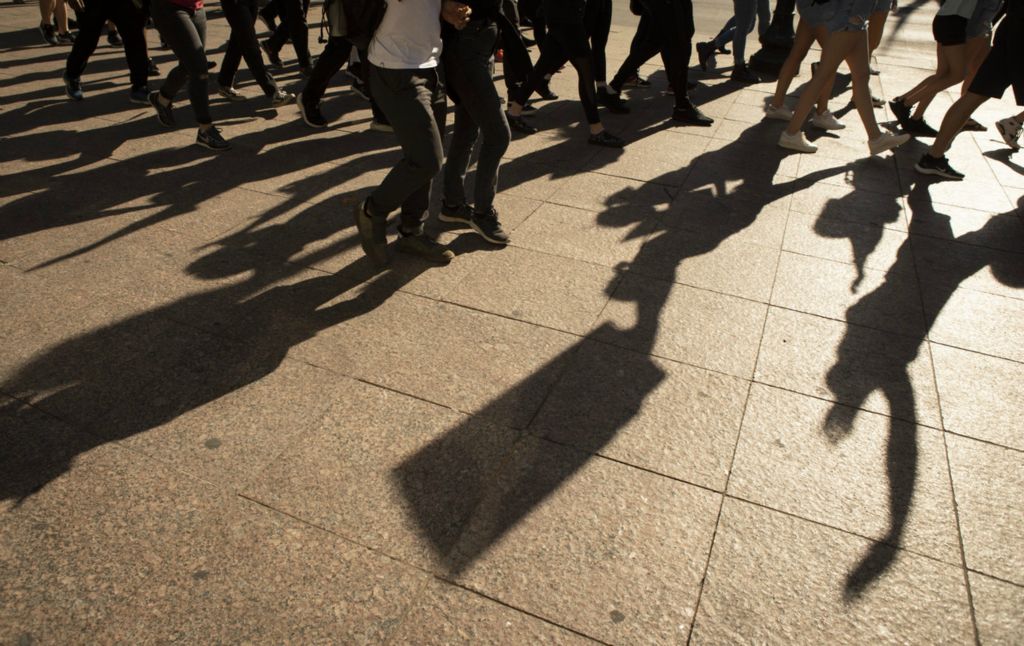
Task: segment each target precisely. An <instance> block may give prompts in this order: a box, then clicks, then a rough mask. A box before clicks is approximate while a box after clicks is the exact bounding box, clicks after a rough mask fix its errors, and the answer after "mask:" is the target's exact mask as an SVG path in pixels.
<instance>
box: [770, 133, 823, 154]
mask: <svg viewBox="0 0 1024 646" xmlns="http://www.w3.org/2000/svg"><path fill="white" fill-rule="evenodd" d="M779 147H780V148H785V149H786V150H793V151H796V152H798V153H805V154H808V155H810V154H813V153H816V152H818V147H817V146H815V145H812V144H805V143H803V142H802V141H799V140H798V141H791V140H788V139H783V138H782V137H779Z"/></svg>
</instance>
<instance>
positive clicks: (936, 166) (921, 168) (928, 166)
mask: <svg viewBox="0 0 1024 646" xmlns="http://www.w3.org/2000/svg"><path fill="white" fill-rule="evenodd" d="M914 170H916V171H917V172H919V173H921V174H922V175H935V176H937V177H944V178H946V179H955V180H961V179H963V178H964V174H963V173H960V172H957V171H956V170H955V169H954V168H953V167H952V166H950V165H949V160H947V159H946V158H945V157H932V156H931V155H929V154H928V153H925V154H923V155H921V160H920V161H918V162H917V163H916V164H914Z"/></svg>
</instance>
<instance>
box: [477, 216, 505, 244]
mask: <svg viewBox="0 0 1024 646" xmlns="http://www.w3.org/2000/svg"><path fill="white" fill-rule="evenodd" d="M469 225H470V226H471V227H473V230H474V231H476V232H477V234H478V235H479V236H480V237H481V238H483V239H484V240H486V241H487V242H490V243H491V244H500V245H506V244H508V243H509V240H510V238H509V235H508V234H507V233H505V230H504V229H502V228H501V222H498V212H497V211H495V210H494V208H493V207H492V208H491V210H490V211H488V212H487V213H477V212H475V211H474V212H473V218H472V221H471V222H470V223H469Z"/></svg>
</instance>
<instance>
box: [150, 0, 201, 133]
mask: <svg viewBox="0 0 1024 646" xmlns="http://www.w3.org/2000/svg"><path fill="white" fill-rule="evenodd" d="M151 12H152V15H153V22H154V23H155V24H156V28H157V29H158V30H159V31H160V35H161V37H163V39H164V41H165V42H166V43H167V45H168V46H169V47H170V48H171V50H172V51H173V52H174V55H175V56H176V57H177V58H178V66H177V67H175V68H174V69H173V70H171V71H170V72H169V73H168V74H167V78H166V80H165V81H164V84H163V86H162V87H161V88H160V92H159V94H160V97H161V98H162V101H161V103H163V104H164V105H168V104H170V102H171V101H173V100H174V96H175V95H176V94H177V93H178V91H179V90H180V89H181V88H182V87H183V86H184V85H185V84H186V83H187V84H188V94H189V102H190V103H191V104H192V110H193V111H194V112H195V117H196V121H197V122H199V126H200V129H206V128H208V127H210V126H211V125H212V123H213V119H212V118H211V117H210V98H209V92H208V89H207V85H206V82H207V79H208V67H207V65H206V51H205V48H204V43H205V40H206V13H205V11H203V10H202V9H199V10H196V11H190V10H188V9H185V8H182V7H178V6H176V5H174V4H171V3H170V2H169V1H168V0H153V3H152V5H151Z"/></svg>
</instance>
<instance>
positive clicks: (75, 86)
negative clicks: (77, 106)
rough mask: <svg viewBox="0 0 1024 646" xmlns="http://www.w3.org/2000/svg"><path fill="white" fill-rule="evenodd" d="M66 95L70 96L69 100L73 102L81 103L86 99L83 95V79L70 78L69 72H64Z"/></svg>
mask: <svg viewBox="0 0 1024 646" xmlns="http://www.w3.org/2000/svg"><path fill="white" fill-rule="evenodd" d="M63 78H64V93H65V94H67V95H68V98H69V99H71V100H72V101H81V100H82V99H84V98H85V95H84V94H82V81H81V79H77V78H72V77H70V76H68V73H67V72H64V76H63Z"/></svg>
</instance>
